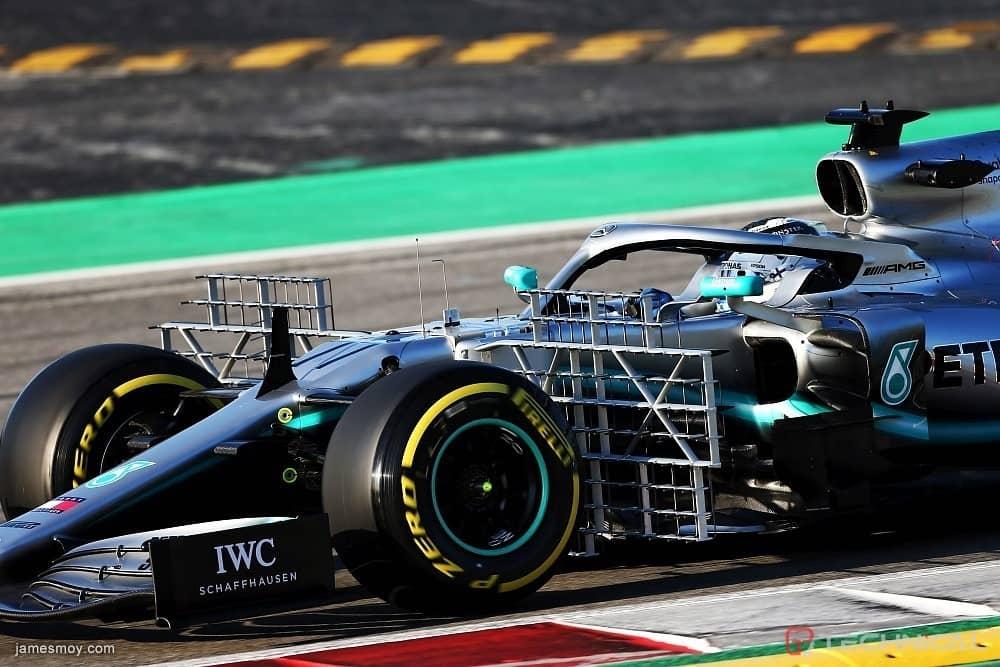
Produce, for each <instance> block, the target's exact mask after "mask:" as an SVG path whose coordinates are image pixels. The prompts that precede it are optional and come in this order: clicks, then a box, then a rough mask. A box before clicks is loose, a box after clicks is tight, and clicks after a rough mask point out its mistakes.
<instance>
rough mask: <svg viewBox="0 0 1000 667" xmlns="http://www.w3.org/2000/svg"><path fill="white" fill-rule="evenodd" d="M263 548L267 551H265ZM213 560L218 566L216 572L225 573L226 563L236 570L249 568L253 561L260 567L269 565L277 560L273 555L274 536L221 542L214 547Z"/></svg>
mask: <svg viewBox="0 0 1000 667" xmlns="http://www.w3.org/2000/svg"><path fill="white" fill-rule="evenodd" d="M265 548H266V549H267V553H265ZM215 560H216V564H217V565H218V566H219V569H218V570H216V571H215V573H216V574H226V573H227V572H228V570H227V569H226V566H227V564H228V565H232V567H233V570H234V571H236V572H239V571H240V570H243V569H246V570H249V569H250V566H251V565H252V564H253V563H256V564H257V565H259V566H260V567H271V566H272V565H274V564H275V562H277V558H276V557H275V555H274V538H271V537H268V538H266V539H263V540H250V541H249V542H236V543H235V544H221V545H219V546H217V547H215Z"/></svg>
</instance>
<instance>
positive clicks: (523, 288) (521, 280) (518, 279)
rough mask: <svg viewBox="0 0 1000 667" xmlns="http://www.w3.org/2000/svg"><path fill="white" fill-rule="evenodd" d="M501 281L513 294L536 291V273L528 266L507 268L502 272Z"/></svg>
mask: <svg viewBox="0 0 1000 667" xmlns="http://www.w3.org/2000/svg"><path fill="white" fill-rule="evenodd" d="M503 281H504V282H505V283H507V284H508V285H510V286H511V287H513V288H514V291H515V292H527V291H528V290H533V289H538V272H537V271H535V270H534V269H533V268H531V267H530V266H516V265H515V266H508V267H507V268H506V270H504V272H503Z"/></svg>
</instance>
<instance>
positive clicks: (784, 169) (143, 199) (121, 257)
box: [0, 105, 1000, 276]
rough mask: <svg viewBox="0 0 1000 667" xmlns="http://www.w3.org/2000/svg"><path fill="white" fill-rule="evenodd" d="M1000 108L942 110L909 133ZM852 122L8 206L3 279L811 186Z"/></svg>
mask: <svg viewBox="0 0 1000 667" xmlns="http://www.w3.org/2000/svg"><path fill="white" fill-rule="evenodd" d="M998 117H1000V105H998V106H990V107H974V108H966V109H953V110H948V111H939V112H936V113H934V114H932V115H931V116H930V117H929V118H927V119H924V120H922V121H920V122H917V123H914V124H913V125H911V126H908V127H907V128H906V130H905V132H904V135H905V138H906V139H907V140H915V139H924V138H931V137H938V136H945V135H949V134H959V133H965V132H974V131H982V130H989V129H995V128H996V126H997V118H998ZM847 132H848V128H846V127H843V126H829V125H825V124H823V123H809V124H804V125H788V126H783V127H770V128H761V129H751V130H737V131H727V132H716V133H709V134H689V135H681V136H672V137H666V138H662V139H654V140H645V141H620V142H614V143H605V144H597V145H591V146H585V147H579V148H562V149H554V150H544V151H532V152H524V153H515V154H506V155H496V156H490V157H478V158H465V159H453V160H444V161H440V162H431V163H423V164H407V165H396V166H388V167H378V168H371V169H359V170H356V171H348V172H341V173H333V174H316V175H306V176H293V177H287V178H279V179H272V180H262V181H252V182H244V183H236V184H226V185H216V186H206V187H195V188H185V189H181V190H173V191H163V192H153V193H142V194H126V195H114V196H106V197H90V198H81V199H74V200H63V201H54V202H42V203H31V204H14V205H8V206H2V207H0V233H2V238H3V242H4V245H5V252H4V253H3V255H2V257H0V276H9V275H17V274H27V273H35V272H40V271H50V270H59V269H71V268H83V267H94V266H104V265H110V264H120V263H128V262H140V261H149V260H161V259H170V258H179V257H192V256H197V255H205V254H214V253H229V252H241V251H249V250H262V249H272V248H281V247H289V246H299V245H309V244H318V243H331V242H341V241H352V240H363V239H375V238H384V237H389V236H398V235H420V234H426V233H429V232H446V231H452V230H464V229H472V228H482V227H493V226H498V225H506V224H513V223H524V222H533V221H540V220H556V219H565V218H576V217H587V216H597V215H608V214H615V213H623V212H636V211H652V210H661V209H672V208H679V207H685V206H697V205H706V204H718V203H725V202H735V201H746V200H757V199H768V198H772V197H786V196H796V195H805V194H810V193H813V192H815V184H814V182H813V169H814V165H815V163H816V161H817V160H818V159H819V157H820V156H822V155H823V154H824V153H826V152H828V151H830V150H834V149H836V148H838V147H839V146H840V144H841V143H843V141H844V140H845V139H846V137H847ZM792 213H794V212H792Z"/></svg>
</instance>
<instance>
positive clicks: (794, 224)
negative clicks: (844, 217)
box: [719, 218, 823, 301]
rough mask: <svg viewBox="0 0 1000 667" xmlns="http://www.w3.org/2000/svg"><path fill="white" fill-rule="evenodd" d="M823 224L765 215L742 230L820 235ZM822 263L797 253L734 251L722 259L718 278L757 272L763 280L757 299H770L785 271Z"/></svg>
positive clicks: (811, 267)
mask: <svg viewBox="0 0 1000 667" xmlns="http://www.w3.org/2000/svg"><path fill="white" fill-rule="evenodd" d="M822 227H823V225H822V223H818V222H809V221H806V220H798V219H796V218H764V219H763V220H757V221H755V222H751V223H750V224H749V225H746V226H745V227H744V228H743V231H747V232H758V233H763V234H777V235H782V236H783V235H786V234H807V235H810V236H819V233H820V229H821V228H822ZM819 265H820V262H819V261H817V260H815V259H811V258H808V257H799V256H798V255H770V254H761V253H759V252H734V253H732V254H730V255H729V257H728V258H726V259H725V260H723V261H722V263H721V269H720V271H719V277H721V278H730V277H736V276H748V275H757V276H760V277H761V278H762V279H763V281H764V294H763V295H761V296H760V297H756V298H754V299H753V300H755V301H767V300H769V299H770V298H771V297H772V296H773V295H774V293H775V292H776V291H777V289H778V285H779V284H780V283H781V280H782V279H783V278H784V277H785V275H786V274H788V273H790V272H791V271H795V270H798V269H809V270H812V269H814V268H816V267H817V266H819Z"/></svg>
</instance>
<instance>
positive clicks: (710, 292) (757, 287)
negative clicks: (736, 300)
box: [701, 276, 764, 297]
mask: <svg viewBox="0 0 1000 667" xmlns="http://www.w3.org/2000/svg"><path fill="white" fill-rule="evenodd" d="M763 293H764V279H763V278H761V277H760V276H736V277H733V278H719V277H716V276H707V277H705V278H702V279H701V295H702V296H704V297H727V296H739V297H743V296H760V295H761V294H763Z"/></svg>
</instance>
